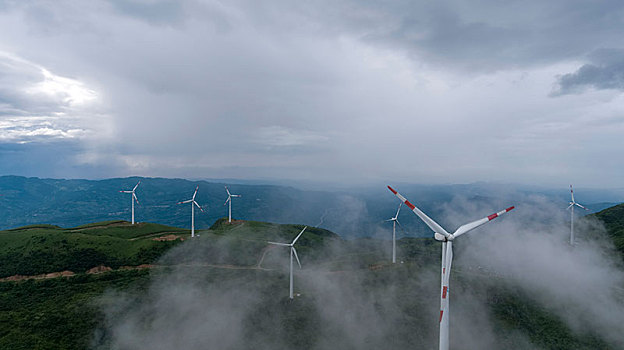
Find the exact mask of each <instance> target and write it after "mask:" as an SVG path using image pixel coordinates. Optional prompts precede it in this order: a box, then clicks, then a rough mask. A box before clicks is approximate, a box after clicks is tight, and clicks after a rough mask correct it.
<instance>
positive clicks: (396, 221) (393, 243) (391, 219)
mask: <svg viewBox="0 0 624 350" xmlns="http://www.w3.org/2000/svg"><path fill="white" fill-rule="evenodd" d="M402 204H403V203H400V204H399V209H397V212H396V215H395V216H394V217H393V218H390V219H388V220H386V221H392V263H393V264H396V225H397V224H399V225H401V223H400V222H399V212H400V211H401V205H402Z"/></svg>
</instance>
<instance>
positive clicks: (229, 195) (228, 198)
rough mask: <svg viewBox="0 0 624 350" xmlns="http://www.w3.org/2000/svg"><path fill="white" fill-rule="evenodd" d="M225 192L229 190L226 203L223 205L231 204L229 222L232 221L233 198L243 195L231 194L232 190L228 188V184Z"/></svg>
mask: <svg viewBox="0 0 624 350" xmlns="http://www.w3.org/2000/svg"><path fill="white" fill-rule="evenodd" d="M225 192H227V194H228V197H227V199H226V200H225V203H223V205H226V204H228V203H229V204H230V208H229V211H228V212H229V214H228V222H232V198H235V197H240V196H241V195H240V194H231V193H230V190H228V188H227V186H225Z"/></svg>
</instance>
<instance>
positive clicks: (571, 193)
mask: <svg viewBox="0 0 624 350" xmlns="http://www.w3.org/2000/svg"><path fill="white" fill-rule="evenodd" d="M570 195H571V196H572V200H571V201H570V203H569V204H570V205H569V206H568V209H570V245H572V246H573V245H574V206H577V207H579V208H583V209H585V210H589V209H587V208H585V207H584V206H582V205H580V204H578V203H576V202H575V201H574V191H573V190H572V185H570Z"/></svg>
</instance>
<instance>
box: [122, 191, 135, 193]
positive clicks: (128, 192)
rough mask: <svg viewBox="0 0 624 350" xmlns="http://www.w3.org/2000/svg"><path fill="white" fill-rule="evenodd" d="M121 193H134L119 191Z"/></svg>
mask: <svg viewBox="0 0 624 350" xmlns="http://www.w3.org/2000/svg"><path fill="white" fill-rule="evenodd" d="M119 192H121V193H132V191H119Z"/></svg>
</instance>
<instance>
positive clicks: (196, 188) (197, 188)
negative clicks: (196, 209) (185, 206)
mask: <svg viewBox="0 0 624 350" xmlns="http://www.w3.org/2000/svg"><path fill="white" fill-rule="evenodd" d="M197 190H199V185H197V187H195V193H193V200H195V196H197Z"/></svg>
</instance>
